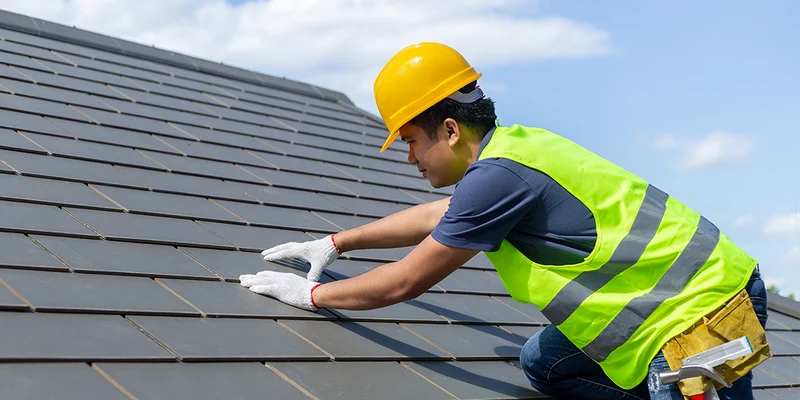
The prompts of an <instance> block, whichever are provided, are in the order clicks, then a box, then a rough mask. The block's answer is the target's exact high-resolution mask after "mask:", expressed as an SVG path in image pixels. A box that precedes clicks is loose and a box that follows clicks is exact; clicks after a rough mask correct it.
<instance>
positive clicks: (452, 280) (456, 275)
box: [437, 268, 508, 295]
mask: <svg viewBox="0 0 800 400" xmlns="http://www.w3.org/2000/svg"><path fill="white" fill-rule="evenodd" d="M437 285H438V286H439V287H441V288H442V289H444V290H445V291H447V292H448V293H467V294H474V293H478V294H496V295H508V291H506V289H505V286H503V282H502V281H500V279H498V278H497V277H494V276H491V275H489V274H488V273H487V272H486V271H479V270H474V269H465V268H459V269H457V270H455V271H453V273H452V274H450V275H448V276H447V277H446V278H444V279H443V280H442V281H441V282H439V283H437Z"/></svg>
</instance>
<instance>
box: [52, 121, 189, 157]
mask: <svg viewBox="0 0 800 400" xmlns="http://www.w3.org/2000/svg"><path fill="white" fill-rule="evenodd" d="M48 119H49V120H51V121H52V122H53V123H54V124H56V125H57V126H59V127H61V128H63V129H64V131H66V132H68V133H69V134H71V135H72V136H74V137H76V138H79V139H85V140H90V141H96V142H100V143H106V144H114V145H118V146H126V147H133V148H136V149H145V150H155V151H160V152H166V153H172V154H181V153H180V152H178V151H177V150H175V149H173V148H171V147H169V146H168V145H166V144H164V142H162V141H159V140H157V139H156V138H155V137H153V136H152V135H149V134H147V133H143V132H139V131H131V130H127V129H118V128H113V127H110V126H101V125H97V124H89V123H82V122H75V121H68V120H63V119H58V118H48ZM181 155H182V154H181Z"/></svg>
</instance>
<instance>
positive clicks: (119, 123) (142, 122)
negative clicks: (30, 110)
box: [56, 107, 182, 136]
mask: <svg viewBox="0 0 800 400" xmlns="http://www.w3.org/2000/svg"><path fill="white" fill-rule="evenodd" d="M75 109H76V110H78V111H80V112H82V113H83V114H86V115H88V116H89V117H91V118H92V119H93V120H95V121H97V122H99V123H100V125H108V126H113V127H117V128H121V129H130V130H136V131H142V132H146V133H157V134H161V135H166V136H179V134H180V133H179V132H175V128H173V127H171V126H169V125H168V124H167V123H166V122H165V121H159V120H157V119H150V118H143V117H137V116H135V115H128V114H119V113H116V112H111V111H103V110H97V109H89V108H86V107H75ZM56 116H57V115H56ZM181 136H182V135H181Z"/></svg>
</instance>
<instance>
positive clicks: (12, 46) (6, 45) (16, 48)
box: [0, 40, 67, 63]
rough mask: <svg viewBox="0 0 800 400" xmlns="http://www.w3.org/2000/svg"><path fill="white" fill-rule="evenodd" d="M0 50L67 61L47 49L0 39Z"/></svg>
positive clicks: (60, 61) (59, 61)
mask: <svg viewBox="0 0 800 400" xmlns="http://www.w3.org/2000/svg"><path fill="white" fill-rule="evenodd" d="M0 50H2V51H6V52H9V53H14V54H19V55H23V56H31V57H36V58H41V59H44V60H52V61H56V62H58V63H66V62H67V61H66V60H64V59H63V58H61V57H59V56H57V55H55V54H53V52H51V51H47V50H45V49H40V48H38V47H32V46H26V45H23V44H19V43H13V42H9V41H7V40H0Z"/></svg>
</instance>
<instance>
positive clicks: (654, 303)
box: [582, 217, 719, 362]
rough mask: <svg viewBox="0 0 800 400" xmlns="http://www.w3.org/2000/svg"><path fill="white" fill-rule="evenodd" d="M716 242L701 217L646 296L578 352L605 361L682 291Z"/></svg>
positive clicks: (716, 235) (714, 229) (716, 234)
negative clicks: (677, 254)
mask: <svg viewBox="0 0 800 400" xmlns="http://www.w3.org/2000/svg"><path fill="white" fill-rule="evenodd" d="M717 243H719V229H718V228H717V227H716V226H714V224H712V223H711V222H709V221H708V220H707V219H705V218H704V217H701V218H700V223H699V224H698V226H697V230H696V231H695V233H694V235H693V236H692V239H691V240H690V241H689V244H688V245H686V248H685V249H684V250H683V252H682V253H681V255H680V256H678V259H677V260H675V262H674V263H673V264H672V266H671V267H670V268H669V269H668V270H667V272H666V273H665V274H664V276H662V277H661V279H660V280H659V281H658V283H656V286H655V287H653V289H652V290H651V291H650V293H648V294H646V295H644V296H640V297H637V298H635V299H633V300H631V301H630V302H629V303H628V304H627V305H626V306H625V308H624V309H623V310H622V311H621V312H620V313H619V314H617V316H616V317H614V320H612V321H611V323H610V324H608V326H607V327H606V328H605V329H604V330H603V332H600V335H598V336H597V337H596V338H595V339H594V340H593V341H592V342H591V343H589V344H588V345H587V346H586V347H584V348H583V349H582V350H583V352H585V353H586V354H587V355H588V356H589V357H591V358H593V359H594V360H595V361H598V362H602V361H603V360H605V359H606V358H607V357H608V355H609V354H611V352H612V351H614V350H615V349H616V348H617V347H619V346H621V345H622V344H623V343H625V342H626V341H627V340H628V339H630V337H631V336H633V333H634V332H636V330H637V329H639V327H640V326H642V324H643V323H644V321H645V320H646V319H647V318H648V317H649V316H650V315H651V314H652V313H653V311H655V309H656V308H658V306H660V305H661V303H663V302H664V300H666V299H668V298H670V297H673V296H676V295H678V294H679V293H680V292H682V291H683V289H684V288H685V287H686V285H687V284H688V283H689V280H690V279H692V277H693V276H694V275H695V274H696V273H697V271H699V270H700V268H701V267H702V266H703V265H705V263H706V261H708V258H709V257H710V256H711V253H712V252H713V251H714V249H715V248H716V247H717Z"/></svg>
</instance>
